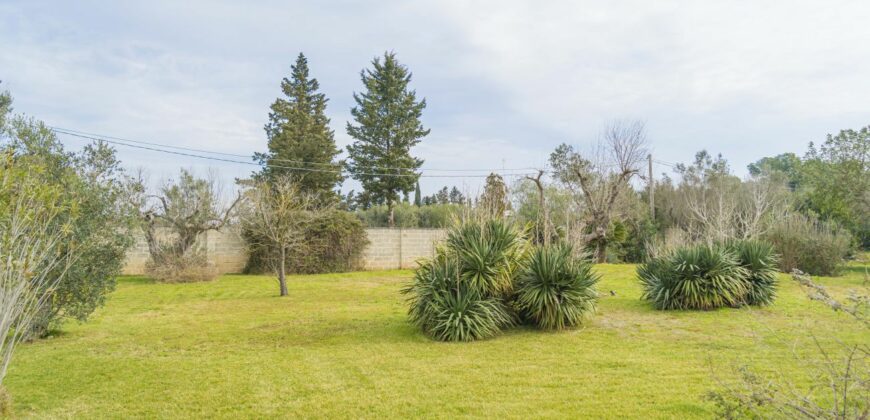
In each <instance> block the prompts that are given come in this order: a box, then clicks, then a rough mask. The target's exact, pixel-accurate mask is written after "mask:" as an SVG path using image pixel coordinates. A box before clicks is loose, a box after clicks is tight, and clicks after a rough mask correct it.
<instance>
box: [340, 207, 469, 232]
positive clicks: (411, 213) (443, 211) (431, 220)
mask: <svg viewBox="0 0 870 420" xmlns="http://www.w3.org/2000/svg"><path fill="white" fill-rule="evenodd" d="M462 208H463V206H462V205H459V204H430V205H426V206H414V205H411V204H408V203H398V204H396V205H395V207H394V208H393V210H394V211H393V214H394V218H395V226H396V227H400V228H444V227H447V226H450V224H451V222H452V221H453V218H454V217H455V216H456V215H458V214H459V213H460V211H461V210H462ZM356 216H357V217H358V218H359V219H360V220H361V221H362V222H363V224H365V225H366V226H368V227H388V226H389V225H390V224H389V219H390V212H389V210H387V206H385V205H378V206H372V207H370V208H368V209H365V210H357V211H356Z"/></svg>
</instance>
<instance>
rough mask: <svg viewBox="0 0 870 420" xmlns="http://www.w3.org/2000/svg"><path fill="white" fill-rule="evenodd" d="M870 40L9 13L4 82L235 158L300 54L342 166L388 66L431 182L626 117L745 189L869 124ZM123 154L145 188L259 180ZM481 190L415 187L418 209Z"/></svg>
mask: <svg viewBox="0 0 870 420" xmlns="http://www.w3.org/2000/svg"><path fill="white" fill-rule="evenodd" d="M472 3H473V4H472ZM868 22H870V2H868V1H866V0H864V1H794V0H791V1H745V2H742V1H729V2H709V1H707V2H699V1H685V2H673V1H655V2H651V1H643V0H640V1H614V2H599V1H596V2H592V1H586V2H584V1H527V2H523V1H505V0H501V1H491V2H487V1H475V2H468V1H437V2H436V1H431V2H410V1H377V2H371V1H361V2H351V1H334V2H330V1H310V2H296V3H294V2H288V1H276V2H246V4H244V5H242V3H241V2H225V3H222V2H216V1H210V2H204V1H203V2H199V1H183V2H179V1H147V2H120V1H119V2H89V1H76V2H65V1H56V2H43V1H5V0H4V1H2V2H0V80H3V85H2V86H3V87H5V88H6V89H9V90H10V91H11V92H12V94H13V96H14V98H15V110H16V112H21V113H26V114H28V115H32V116H34V117H37V118H39V119H42V120H44V121H45V122H46V123H47V124H49V125H53V126H59V127H64V128H70V129H74V130H80V131H87V132H93V133H99V134H105V135H110V136H115V137H122V138H129V139H134V140H143V141H151V142H158V143H167V144H172V145H177V146H184V147H193V148H199V149H209V150H214V151H219V152H225V153H238V154H244V155H248V154H250V153H253V152H255V151H263V150H265V147H266V139H265V135H264V132H263V129H262V127H263V124H264V123H265V122H266V119H267V114H268V106H269V104H270V103H271V102H272V101H273V100H274V99H275V97H276V96H277V95H278V94H279V93H280V91H279V83H280V80H281V78H282V77H284V76H286V75H287V74H288V73H289V70H290V64H291V63H292V62H293V60H294V59H295V57H296V55H297V54H298V53H299V52H300V51H302V52H304V53H305V55H306V56H307V57H308V59H309V65H310V68H311V74H312V75H313V76H314V77H316V78H317V79H318V80H319V81H320V85H321V88H322V91H323V92H324V93H325V94H326V95H327V97H329V98H330V101H329V106H328V109H327V112H328V114H329V116H330V118H331V119H332V127H333V128H334V129H335V137H336V141H337V142H338V144H339V145H340V146H341V147H344V146H345V145H347V144H349V143H350V141H351V139H350V138H349V137H348V135H347V134H346V132H345V124H346V122H347V121H348V120H349V119H350V108H351V106H352V102H353V100H352V93H353V92H354V91H359V90H360V89H361V82H360V80H359V72H360V70H361V69H362V68H364V67H367V66H369V62H370V61H371V59H372V58H373V57H375V56H378V55H382V54H383V52H384V51H385V50H392V51H395V52H396V54H397V56H398V58H399V60H400V61H401V62H402V63H403V64H405V65H407V66H408V67H409V68H410V70H411V71H412V72H413V81H412V87H413V88H414V89H416V91H417V94H418V96H421V97H425V98H426V100H427V103H428V108H427V109H426V110H425V111H424V117H423V121H424V125H426V126H427V127H428V128H431V129H432V132H431V134H430V135H429V136H428V137H426V138H425V139H424V140H423V142H422V143H421V145H419V146H418V147H417V148H415V149H414V153H415V154H417V155H418V156H419V157H421V158H423V159H424V160H425V161H426V163H425V164H424V168H427V167H428V168H435V169H443V168H454V169H465V168H471V169H487V168H503V167H505V168H521V167H540V166H543V165H545V164H546V161H547V156H548V155H549V153H550V152H551V151H552V150H553V149H554V148H555V146H556V145H558V144H559V143H562V142H567V143H569V144H574V145H577V146H578V147H580V148H581V149H582V148H584V147H587V146H588V145H589V144H590V143H591V142H593V141H594V140H595V139H596V136H597V133H598V132H599V130H600V129H601V127H602V126H603V125H604V124H605V123H606V122H607V121H609V120H612V119H616V118H637V119H642V120H644V121H646V124H647V129H648V136H649V139H650V142H651V146H652V149H653V153H654V155H655V156H656V158H657V159H661V160H664V161H670V162H687V161H689V160H691V159H692V156H693V154H694V152H696V151H697V150H700V149H707V150H709V151H710V152H711V153H722V154H723V155H724V156H725V157H726V158H727V159H728V160H729V161H730V162H731V166H732V168H733V169H734V171H735V172H736V173H737V174H738V175H743V174H745V173H746V170H745V166H746V165H747V164H748V163H749V162H752V161H754V160H756V159H758V158H760V157H763V156H770V155H775V154H779V153H783V152H796V153H799V154H803V153H804V151H805V150H806V145H807V143H808V142H810V141H820V140H824V137H825V135H826V134H827V133H832V132H836V131H838V130H840V129H844V128H858V127H861V126H865V125H868V124H870V24H868ZM63 140H64V142H65V143H67V144H69V145H70V147H72V148H77V147H79V146H80V145H81V140H77V139H75V138H68V137H63ZM119 155H120V157H121V159H122V160H123V161H124V163H125V165H127V166H128V167H130V168H136V167H143V168H146V169H148V170H149V172H150V173H151V177H152V178H155V179H157V178H162V177H166V176H170V175H171V174H172V173H175V172H177V170H178V168H179V167H182V166H183V167H188V168H193V169H195V170H197V171H200V172H202V171H205V170H206V169H207V168H209V167H211V168H215V169H217V170H218V171H219V174H220V175H221V176H222V177H224V178H225V179H226V180H228V181H229V180H231V179H233V178H234V177H237V176H245V175H247V174H249V173H250V171H251V170H252V168H251V167H247V166H245V165H239V164H232V163H224V164H221V163H219V162H208V161H200V160H197V159H193V158H185V157H180V156H170V155H164V154H160V153H156V152H148V151H142V150H131V149H127V148H121V147H119ZM665 171H669V168H667V167H664V166H660V167H658V168H657V169H656V172H665ZM427 173H428V174H439V173H441V174H443V173H444V172H435V171H432V172H427ZM480 182H481V181H480V179H479V178H424V179H422V180H421V184H422V186H423V190H424V192H425V193H431V192H433V191H434V190H435V189H436V188H437V187H439V186H441V185H445V184H449V185H458V186H459V187H460V188H463V189H465V190H467V191H472V192H473V191H476V190H477V189H478V188H479V185H480ZM351 187H353V185H352V184H347V187H346V188H345V189H349V188H351Z"/></svg>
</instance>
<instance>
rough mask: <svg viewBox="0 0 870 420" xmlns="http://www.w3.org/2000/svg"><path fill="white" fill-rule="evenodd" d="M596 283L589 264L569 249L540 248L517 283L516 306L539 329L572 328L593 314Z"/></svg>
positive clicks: (595, 277) (566, 246) (560, 246)
mask: <svg viewBox="0 0 870 420" xmlns="http://www.w3.org/2000/svg"><path fill="white" fill-rule="evenodd" d="M597 281H598V276H597V275H595V274H593V273H592V264H591V262H589V260H588V259H586V258H577V257H574V256H573V254H572V249H571V247H570V246H568V245H556V246H550V247H541V248H538V249H537V250H535V252H534V253H533V254H532V257H531V261H530V262H529V266H528V268H526V270H525V271H524V272H523V273H522V274H521V275H520V276H519V278H518V280H517V287H516V296H515V302H516V306H517V307H518V308H519V310H520V312H521V314H522V315H523V317H525V318H526V319H528V320H530V321H532V322H533V323H534V324H535V325H537V326H538V327H540V328H543V329H552V330H560V329H564V328H570V327H574V326H577V325H578V324H580V323H581V322H582V321H583V319H584V318H586V317H587V316H589V315H591V314H592V313H593V312H595V305H596V302H597V300H598V294H597V293H596V291H595V283H596V282H597Z"/></svg>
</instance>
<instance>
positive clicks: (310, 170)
mask: <svg viewBox="0 0 870 420" xmlns="http://www.w3.org/2000/svg"><path fill="white" fill-rule="evenodd" d="M49 128H51V130H52V131H54V132H55V133H58V134H63V135H67V136H73V137H78V138H83V139H88V140H93V141H103V142H106V143H109V144H115V145H118V146H126V147H132V148H136V149H142V150H150V151H154V152H160V153H167V154H172V155H177V156H186V157H193V158H198V159H206V160H213V161H218V162H228V163H238V164H242V165H250V166H257V167H261V168H262V167H265V166H266V165H264V164H260V163H256V162H248V161H240V160H233V159H226V158H220V157H214V156H203V155H198V154H195V153H188V152H179V151H174V150H166V149H161V148H158V147H151V146H142V145H138V144H129V143H125V142H123V141H118V140H109V139H107V138H103V137H95V136H90V135H84V134H77V133H73V132H69V131H66V130H61V129H55V128H52V127H49ZM201 153H209V152H207V151H203V152H201ZM269 166H270V167H272V168H278V169H287V170H293V171H301V172H319V173H338V174H340V173H342V171H341V170H330V169H317V168H300V167H292V166H279V165H269ZM359 175H367V176H379V177H416V176H419V177H422V178H486V177H487V176H489V175H427V174H425V173H422V172H421V173H420V174H419V175H418V174H399V173H395V174H390V173H374V172H371V173H366V172H363V173H359ZM509 175H525V174H509Z"/></svg>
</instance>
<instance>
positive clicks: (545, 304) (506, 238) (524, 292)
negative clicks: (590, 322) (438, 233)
mask: <svg viewBox="0 0 870 420" xmlns="http://www.w3.org/2000/svg"><path fill="white" fill-rule="evenodd" d="M597 281H598V276H596V275H594V274H593V273H592V264H591V263H590V262H589V261H588V260H587V259H586V258H585V257H583V258H578V257H576V256H574V255H573V252H572V249H571V247H570V246H567V245H558V246H552V247H542V248H538V249H536V250H534V252H531V247H530V245H529V242H528V239H527V232H526V231H523V230H520V229H518V228H517V227H516V226H515V225H513V224H511V223H509V222H506V221H504V220H501V219H490V220H484V221H480V220H464V221H460V222H458V223H457V224H456V225H455V226H454V227H453V228H452V229H451V230H450V232H449V233H448V235H447V239H446V241H445V243H444V246H443V247H441V248H440V249H439V250H438V252H437V255H436V256H435V258H433V259H431V260H428V261H425V262H423V263H422V264H421V265H420V267H419V268H418V269H417V271H416V273H415V275H414V281H413V282H412V283H411V284H410V285H408V286H407V287H406V288H405V289H403V290H402V293H404V294H406V295H408V296H409V297H408V302H409V303H410V310H409V315H410V318H411V322H412V323H414V325H416V326H418V327H420V329H421V330H423V332H424V333H426V334H427V335H428V336H430V337H432V338H434V339H436V340H441V341H471V340H479V339H483V338H489V337H492V336H494V335H496V334H498V333H499V332H500V331H501V330H503V329H504V328H506V327H509V326H511V325H513V324H514V323H515V322H516V320H518V319H519V318H520V317H522V318H523V319H525V320H527V321H529V322H531V323H533V324H535V325H536V326H538V327H540V328H542V329H548V330H561V329H565V328H571V327H574V326H577V325H579V324H580V323H581V322H582V321H583V320H584V319H586V318H587V317H588V316H590V315H591V314H592V313H594V312H595V305H596V302H597V299H598V294H597V293H596V291H595V283H596V282H597Z"/></svg>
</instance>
